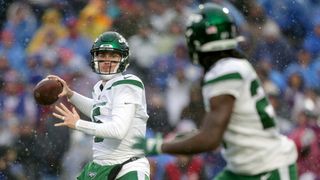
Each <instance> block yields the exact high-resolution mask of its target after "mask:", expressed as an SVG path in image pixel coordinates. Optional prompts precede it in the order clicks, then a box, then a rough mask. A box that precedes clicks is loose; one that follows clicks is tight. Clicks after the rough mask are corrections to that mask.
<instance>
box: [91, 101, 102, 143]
mask: <svg viewBox="0 0 320 180" xmlns="http://www.w3.org/2000/svg"><path fill="white" fill-rule="evenodd" d="M99 115H100V107H99V106H98V107H95V108H94V109H93V111H92V121H93V122H95V123H102V122H101V121H100V120H96V118H95V116H99ZM102 141H103V138H100V137H96V136H95V137H94V142H95V143H99V142H102Z"/></svg>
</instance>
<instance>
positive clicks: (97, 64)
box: [92, 51, 126, 75]
mask: <svg viewBox="0 0 320 180" xmlns="http://www.w3.org/2000/svg"><path fill="white" fill-rule="evenodd" d="M104 52H108V51H104ZM98 53H101V52H99V51H97V52H94V53H93V61H92V63H93V69H94V71H95V72H96V73H97V74H102V75H109V74H118V73H121V72H122V71H123V68H120V67H121V65H122V66H123V64H124V61H125V60H126V59H125V58H124V57H123V56H122V55H121V54H119V55H120V57H119V59H115V60H112V59H111V60H102V59H101V58H99V57H98ZM103 63H106V64H107V65H104V64H103ZM101 66H103V67H101Z"/></svg>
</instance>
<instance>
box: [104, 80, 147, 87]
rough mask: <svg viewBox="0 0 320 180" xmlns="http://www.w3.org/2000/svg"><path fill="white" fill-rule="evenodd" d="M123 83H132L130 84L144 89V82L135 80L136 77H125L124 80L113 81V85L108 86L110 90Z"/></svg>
mask: <svg viewBox="0 0 320 180" xmlns="http://www.w3.org/2000/svg"><path fill="white" fill-rule="evenodd" d="M122 84H130V85H134V86H137V87H139V88H141V89H144V86H143V83H142V82H141V81H138V80H134V79H124V80H119V81H116V82H114V83H112V85H111V86H110V87H108V88H107V90H110V89H111V88H112V87H114V86H118V85H122Z"/></svg>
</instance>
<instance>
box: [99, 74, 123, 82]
mask: <svg viewBox="0 0 320 180" xmlns="http://www.w3.org/2000/svg"><path fill="white" fill-rule="evenodd" d="M119 75H121V73H116V74H99V76H100V78H101V79H102V80H105V81H108V80H110V79H112V78H114V77H116V76H119Z"/></svg>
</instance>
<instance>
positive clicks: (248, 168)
mask: <svg viewBox="0 0 320 180" xmlns="http://www.w3.org/2000/svg"><path fill="white" fill-rule="evenodd" d="M202 93H203V97H204V102H205V107H206V110H207V111H209V110H210V105H209V101H210V98H212V97H214V96H219V95H223V94H230V95H232V96H233V97H235V99H236V100H235V104H234V107H233V112H232V115H231V119H230V122H229V124H228V127H227V130H226V132H225V133H224V136H223V141H224V142H223V145H224V148H223V152H222V153H223V155H224V157H225V159H226V161H227V169H229V170H231V171H232V172H235V173H239V174H247V175H256V174H259V173H262V172H266V171H269V170H273V169H276V168H278V167H282V166H285V165H290V164H292V163H294V162H295V161H296V159H297V152H296V147H295V144H294V142H293V141H291V140H290V139H288V138H287V137H285V136H283V135H281V134H280V133H278V132H277V129H276V127H275V126H276V124H275V123H276V122H275V121H274V110H273V108H272V106H271V104H269V101H268V98H267V97H266V94H265V93H264V90H263V88H262V86H261V84H260V81H259V79H258V76H257V74H256V72H255V70H254V68H253V67H252V66H251V64H250V63H249V62H248V61H247V60H245V59H236V58H224V59H221V60H219V61H218V62H217V63H216V64H215V65H214V66H213V67H212V68H211V69H210V70H209V71H208V72H207V73H206V74H205V77H204V84H203V90H202Z"/></svg>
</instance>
